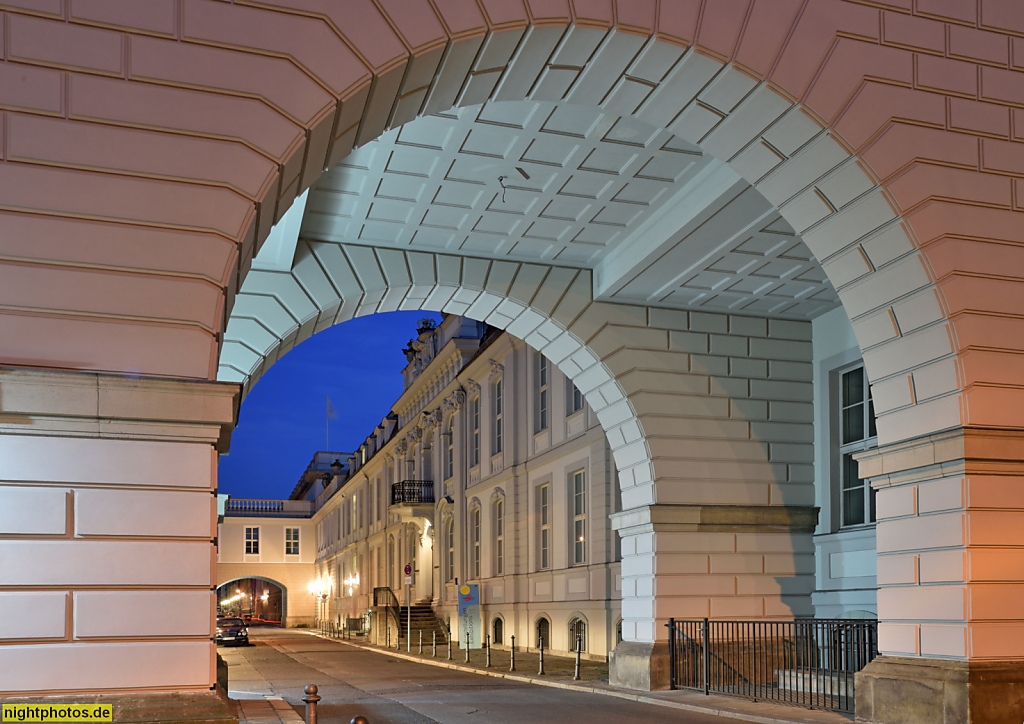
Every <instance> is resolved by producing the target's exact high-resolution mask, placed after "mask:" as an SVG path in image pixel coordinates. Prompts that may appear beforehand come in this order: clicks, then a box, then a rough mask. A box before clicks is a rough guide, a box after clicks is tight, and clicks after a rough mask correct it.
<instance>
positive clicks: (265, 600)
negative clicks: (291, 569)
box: [217, 576, 288, 626]
mask: <svg viewBox="0 0 1024 724" xmlns="http://www.w3.org/2000/svg"><path fill="white" fill-rule="evenodd" d="M236 589H237V590H236ZM217 610H218V612H222V613H223V614H224V615H235V616H243V617H245V619H246V621H247V622H251V624H250V625H253V626H280V625H282V624H283V623H284V622H285V621H287V616H288V589H287V588H286V587H285V586H284V585H282V584H280V583H278V582H277V581H275V580H273V579H272V578H266V577H263V576H245V577H243V578H233V579H231V580H230V581H224V582H223V583H218V584H217Z"/></svg>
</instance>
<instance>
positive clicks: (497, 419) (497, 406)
mask: <svg viewBox="0 0 1024 724" xmlns="http://www.w3.org/2000/svg"><path fill="white" fill-rule="evenodd" d="M504 397H505V391H504V389H502V381H501V378H500V377H499V378H498V379H497V380H495V382H494V444H493V445H492V446H491V454H492V455H493V454H497V453H500V452H501V443H502V439H501V436H502V429H501V419H502V414H503V412H504V411H503V409H502V407H503V405H504V404H505V399H504Z"/></svg>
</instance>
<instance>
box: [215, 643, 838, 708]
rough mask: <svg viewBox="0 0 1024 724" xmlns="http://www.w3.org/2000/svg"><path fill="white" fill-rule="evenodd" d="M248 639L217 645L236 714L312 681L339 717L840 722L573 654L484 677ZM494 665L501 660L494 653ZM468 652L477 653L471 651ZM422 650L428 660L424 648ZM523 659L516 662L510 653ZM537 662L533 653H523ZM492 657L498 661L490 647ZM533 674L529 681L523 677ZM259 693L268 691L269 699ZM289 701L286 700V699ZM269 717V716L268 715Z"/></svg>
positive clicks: (340, 647)
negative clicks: (646, 688) (613, 670)
mask: <svg viewBox="0 0 1024 724" xmlns="http://www.w3.org/2000/svg"><path fill="white" fill-rule="evenodd" d="M250 637H251V639H252V642H253V645H251V646H248V647H237V648H235V647H232V648H221V649H220V653H221V655H222V656H223V657H224V658H225V660H226V661H227V662H228V666H229V667H230V670H229V687H230V693H231V696H232V698H234V699H238V700H240V712H239V713H240V716H241V717H242V721H243V722H257V721H258V722H278V721H286V722H298V721H301V716H300V715H299V714H298V713H296V712H299V713H301V711H302V708H303V705H302V697H303V695H304V694H303V691H302V690H303V688H304V687H305V686H306V685H307V684H310V683H315V684H317V686H318V687H319V694H320V696H321V697H323V700H322V701H321V703H320V706H319V712H318V713H319V721H320V722H321V724H335V723H336V722H337V723H341V722H344V724H348V722H349V721H350V720H351V719H352V717H354V716H357V715H362V716H365V717H367V719H369V721H370V724H419V723H421V722H424V723H431V722H439V723H442V724H449V723H452V724H463V723H468V722H473V723H474V724H484V723H486V724H490V723H491V722H494V723H495V724H505V723H506V722H507V724H524V723H525V722H531V723H532V722H557V723H558V724H571V723H572V722H586V724H604V723H605V722H607V723H608V724H611V723H612V722H614V723H615V724H620V723H621V722H623V721H634V720H641V721H644V722H649V723H650V724H670V723H671V724H729V722H735V721H737V719H739V720H745V721H755V722H766V723H767V722H785V723H792V724H846V723H847V722H848V721H849V719H847V718H845V717H842V716H839V715H837V714H830V713H826V712H813V711H808V710H802V709H796V708H792V707H783V706H772V705H766V704H754V703H752V702H746V701H742V700H735V699H723V698H720V697H705V696H701V695H699V694H693V693H691V692H679V691H674V692H651V693H647V692H631V691H626V690H622V689H615V688H613V687H610V686H608V685H607V683H606V682H607V678H606V677H607V665H606V664H605V665H604V677H605V678H604V680H603V681H602V680H601V678H602V677H601V676H600V675H599V673H597V672H599V671H600V667H599V665H597V664H594V663H590V662H588V663H587V664H585V666H584V672H587V671H589V672H590V675H589V676H587V677H586V678H587V679H589V680H584V681H582V682H578V683H574V682H573V681H572V678H571V677H572V662H571V661H569V660H565V659H555V658H554V657H549V658H548V660H547V661H546V662H545V663H546V666H545V669H546V670H547V672H548V675H547V676H545V677H544V678H543V679H539V678H538V677H536V669H535V668H531V667H530V666H529V661H530V659H528V657H526V656H523V657H520V656H517V667H516V668H517V669H520V670H521V671H522V672H523V673H522V675H519V674H509V673H508V672H507V671H501V670H499V669H498V668H497V666H496V667H495V668H494V670H492V671H490V672H489V673H490V676H481V675H480V673H483V672H480V671H472V670H469V669H467V668H466V667H465V666H464V664H463V663H462V661H463V659H460V658H458V656H457V653H458V652H457V650H456V652H453V661H452V662H447V661H444V660H443V657H444V656H446V654H447V649H444V650H441V649H439V651H438V653H439V658H438V660H434V661H433V663H434V664H435V665H433V666H425V665H423V664H424V663H427V661H413V660H410V659H418V658H419V657H418V656H417V654H416V653H415V650H414V652H413V653H412V655H411V656H410V655H409V654H407V653H406V652H405V651H402V652H400V653H399V652H395V651H394V650H393V649H392V650H390V651H385V650H383V649H381V648H379V647H370V646H365V645H360V644H356V643H352V644H350V643H348V642H344V641H337V640H334V639H325V638H323V637H320V636H317V635H315V634H313V633H311V632H306V631H301V630H294V629H291V630H280V629H252V630H251V631H250ZM502 655H503V656H504V657H505V658H504V659H503V660H502V663H501V666H502V668H506V669H507V666H508V660H507V656H508V654H507V652H502ZM472 656H473V658H476V657H477V656H479V657H480V660H479V663H480V664H482V663H483V661H482V659H483V653H482V652H477V651H474V652H472ZM426 659H427V660H429V647H428V648H427V656H426ZM520 659H522V660H523V666H522V667H520V665H519V661H520ZM532 662H533V664H532V666H536V656H535V655H534V656H533V658H532ZM492 663H495V664H497V663H498V652H497V651H496V652H494V653H493V656H492ZM531 678H532V679H535V680H537V682H538V683H534V682H533V681H531V680H530V679H531ZM267 697H276V698H270V699H268V698H267ZM286 704H287V705H291V706H287V705H286ZM275 717H276V718H275Z"/></svg>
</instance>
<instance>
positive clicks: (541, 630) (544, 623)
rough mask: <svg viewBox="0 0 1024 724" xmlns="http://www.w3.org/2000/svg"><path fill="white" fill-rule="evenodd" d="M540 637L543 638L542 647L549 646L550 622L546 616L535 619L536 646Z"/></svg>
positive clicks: (538, 644) (539, 642) (548, 647)
mask: <svg viewBox="0 0 1024 724" xmlns="http://www.w3.org/2000/svg"><path fill="white" fill-rule="evenodd" d="M541 639H544V648H545V649H550V648H551V622H550V621H548V620H547V619H546V618H539V619H537V646H538V647H539V646H540V645H541Z"/></svg>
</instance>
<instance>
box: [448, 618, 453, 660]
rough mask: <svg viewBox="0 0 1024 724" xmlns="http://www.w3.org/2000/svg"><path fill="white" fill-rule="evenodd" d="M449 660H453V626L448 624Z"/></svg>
mask: <svg viewBox="0 0 1024 724" xmlns="http://www.w3.org/2000/svg"><path fill="white" fill-rule="evenodd" d="M448 660H449V661H451V660H452V627H451V624H449V625H448Z"/></svg>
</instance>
